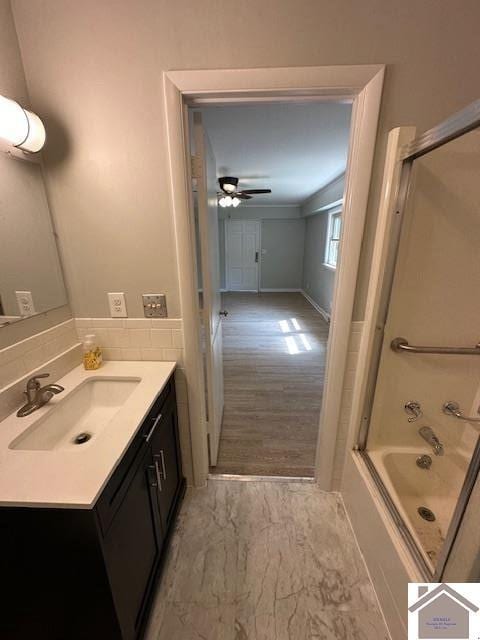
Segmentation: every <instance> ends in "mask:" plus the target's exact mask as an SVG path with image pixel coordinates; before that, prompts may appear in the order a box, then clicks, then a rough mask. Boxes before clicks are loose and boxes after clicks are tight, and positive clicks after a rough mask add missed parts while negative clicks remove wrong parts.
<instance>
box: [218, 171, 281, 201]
mask: <svg viewBox="0 0 480 640" xmlns="http://www.w3.org/2000/svg"><path fill="white" fill-rule="evenodd" d="M218 184H219V185H220V189H221V191H220V192H219V193H218V196H219V200H218V204H219V205H220V206H221V207H238V205H239V204H240V202H241V201H242V200H250V199H251V198H252V197H253V196H254V195H257V194H259V193H272V190H271V189H242V190H238V189H237V187H238V178H234V177H233V176H223V177H222V178H219V179H218Z"/></svg>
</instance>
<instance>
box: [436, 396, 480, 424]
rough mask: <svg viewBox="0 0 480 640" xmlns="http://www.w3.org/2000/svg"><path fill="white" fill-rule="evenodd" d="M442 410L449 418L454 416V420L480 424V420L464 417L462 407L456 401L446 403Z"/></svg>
mask: <svg viewBox="0 0 480 640" xmlns="http://www.w3.org/2000/svg"><path fill="white" fill-rule="evenodd" d="M442 409H443V413H445V414H446V415H447V416H453V417H454V418H458V420H464V421H465V422H480V418H474V417H473V416H464V415H463V413H462V412H461V410H460V405H459V404H458V402H455V401H454V400H449V401H448V402H445V404H444V405H443V407H442Z"/></svg>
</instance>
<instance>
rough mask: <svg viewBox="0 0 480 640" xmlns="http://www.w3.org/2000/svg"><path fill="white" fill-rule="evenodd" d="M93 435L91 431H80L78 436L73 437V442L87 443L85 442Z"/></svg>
mask: <svg viewBox="0 0 480 640" xmlns="http://www.w3.org/2000/svg"><path fill="white" fill-rule="evenodd" d="M91 437H92V434H91V433H88V432H87V431H84V432H82V433H79V434H78V435H77V436H75V438H74V439H73V444H85V442H88V441H89V440H90V438H91Z"/></svg>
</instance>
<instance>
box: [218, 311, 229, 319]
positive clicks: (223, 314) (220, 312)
mask: <svg viewBox="0 0 480 640" xmlns="http://www.w3.org/2000/svg"><path fill="white" fill-rule="evenodd" d="M218 314H219V315H220V316H225V318H226V317H227V316H228V311H219V312H218Z"/></svg>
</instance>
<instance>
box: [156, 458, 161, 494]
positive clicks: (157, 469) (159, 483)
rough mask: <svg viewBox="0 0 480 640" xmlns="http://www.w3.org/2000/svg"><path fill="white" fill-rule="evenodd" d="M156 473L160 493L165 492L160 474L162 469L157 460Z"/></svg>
mask: <svg viewBox="0 0 480 640" xmlns="http://www.w3.org/2000/svg"><path fill="white" fill-rule="evenodd" d="M155 473H156V476H157V486H158V488H159V490H160V491H163V488H162V476H161V474H160V469H159V467H158V462H157V461H156V460H155Z"/></svg>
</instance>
